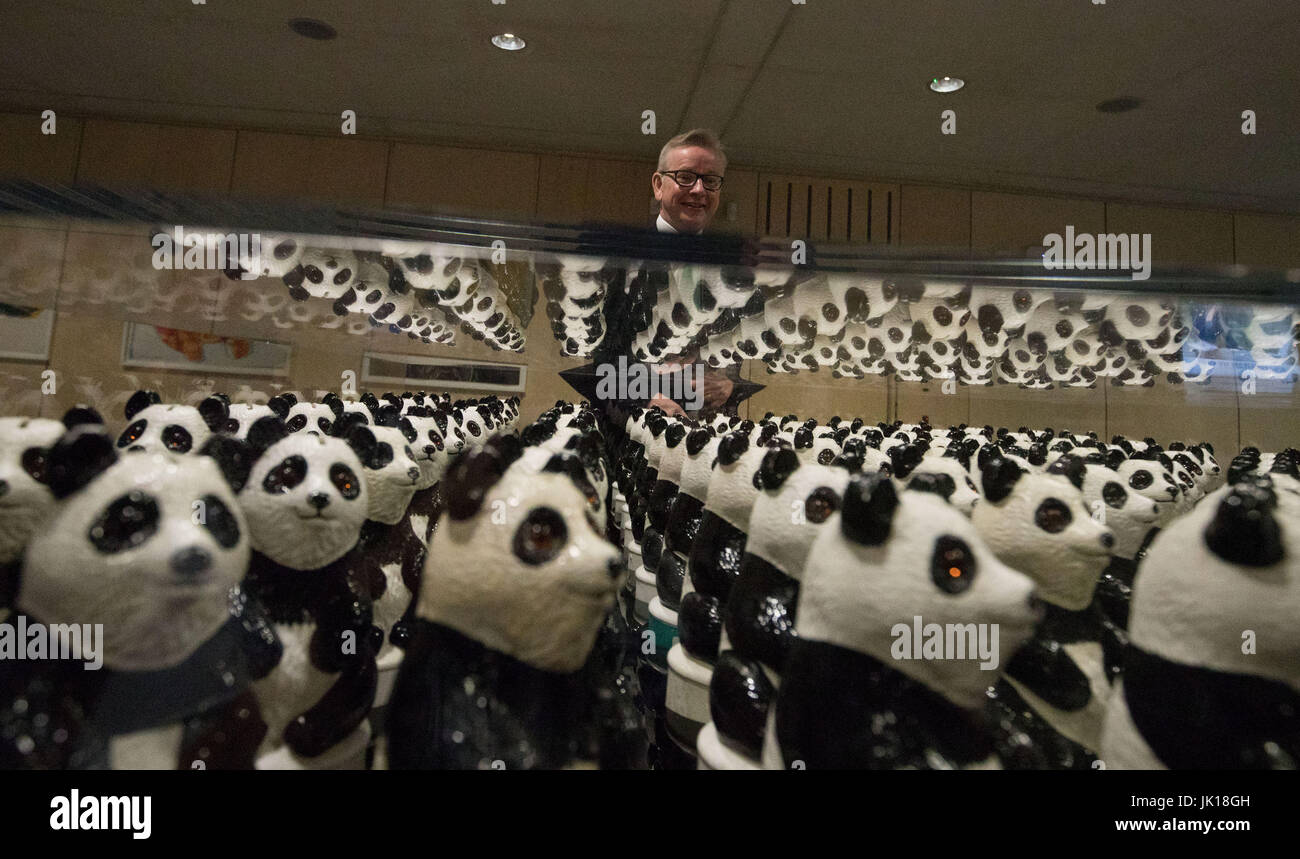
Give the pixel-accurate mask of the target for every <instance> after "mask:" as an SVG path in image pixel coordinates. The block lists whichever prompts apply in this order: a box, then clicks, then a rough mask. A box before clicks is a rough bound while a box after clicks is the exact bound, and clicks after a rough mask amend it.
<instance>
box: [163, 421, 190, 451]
mask: <svg viewBox="0 0 1300 859" xmlns="http://www.w3.org/2000/svg"><path fill="white" fill-rule="evenodd" d="M162 443H163V444H164V445H165V446H166V447H167V449H168V450H170V451H174V452H175V453H189V452H190V448H192V447H194V436H192V435H190V432H189V430H187V429H185V427H182V426H177V425H176V424H172V425H171V426H168V427H164V428H163V431H162Z"/></svg>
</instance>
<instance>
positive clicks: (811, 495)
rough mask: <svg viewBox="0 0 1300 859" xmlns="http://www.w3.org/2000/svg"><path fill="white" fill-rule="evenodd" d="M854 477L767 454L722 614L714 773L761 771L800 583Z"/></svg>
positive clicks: (709, 752) (707, 759) (784, 454)
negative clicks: (718, 752) (718, 746)
mask: <svg viewBox="0 0 1300 859" xmlns="http://www.w3.org/2000/svg"><path fill="white" fill-rule="evenodd" d="M849 477H850V472H849V471H848V470H847V469H845V468H843V467H841V466H839V465H819V464H813V465H802V464H801V461H800V459H799V456H798V454H797V453H795V451H794V450H793V449H791V448H789V447H784V446H781V447H775V448H769V449H768V450H767V452H766V453H765V454H764V455H763V459H762V461H761V462H760V463H759V466H758V470H757V472H756V473H755V474H754V477H753V481H754V484H755V485H756V486H757V487H759V489H760V491H759V493H758V497H757V498H756V499H755V501H754V504H753V512H752V513H751V514H750V517H749V539H748V541H747V542H746V544H745V554H744V557H743V559H742V560H741V563H740V573H739V575H738V576H737V577H736V581H735V584H734V585H733V586H732V588H731V592H730V594H729V596H728V599H727V603H726V608H725V609H724V610H723V611H722V637H721V642H720V644H719V654H718V660H717V664H716V666H715V667H714V670H713V677H712V678H711V680H710V683H709V712H710V715H711V717H712V724H713V727H714V730H715V731H716V734H717V737H718V739H719V740H720V741H721V745H722V746H725V747H726V751H725V753H724V754H723V755H721V756H714V755H713V752H715V751H716V749H714V748H713V747H712V745H711V744H708V745H705V744H702V745H701V748H700V752H701V758H702V759H704V763H705V764H706V765H707V766H708V767H709V768H711V769H721V768H728V769H757V768H758V767H759V765H760V763H759V759H760V756H761V754H762V749H763V739H764V733H765V730H766V722H767V714H768V709H769V707H770V705H771V702H772V701H773V700H774V697H775V688H776V686H777V685H778V684H779V683H780V678H781V674H782V671H783V670H784V667H785V660H786V656H787V654H788V653H789V649H790V642H791V641H792V640H793V637H794V634H795V633H794V626H795V622H796V617H797V610H798V600H799V587H800V584H799V583H800V579H801V578H802V575H803V567H804V563H805V561H806V558H807V555H808V551H809V550H810V549H811V547H812V543H813V540H814V539H816V537H817V534H818V532H819V531H820V530H821V529H822V527H823V526H824V525H825V523H826V522H827V521H828V520H829V519H830V517H831V515H832V514H833V513H835V512H836V511H837V510H839V509H840V503H841V498H842V496H843V492H844V488H845V486H846V485H847V484H848V482H849Z"/></svg>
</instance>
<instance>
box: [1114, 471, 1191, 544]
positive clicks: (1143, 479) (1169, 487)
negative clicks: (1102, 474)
mask: <svg viewBox="0 0 1300 859" xmlns="http://www.w3.org/2000/svg"><path fill="white" fill-rule="evenodd" d="M1113 467H1114V469H1115V471H1117V472H1118V473H1119V476H1120V478H1121V482H1122V483H1123V484H1124V485H1125V486H1126V487H1127V488H1128V489H1130V490H1135V491H1137V492H1140V493H1141V494H1142V495H1144V496H1146V497H1147V498H1150V499H1151V500H1152V501H1154V502H1156V504H1157V506H1158V507H1159V508H1160V526H1161V527H1164V526H1165V525H1167V524H1168V523H1169V522H1170V520H1172V519H1173V518H1174V516H1176V515H1177V513H1178V501H1179V492H1178V484H1177V483H1176V482H1175V481H1174V476H1173V474H1172V473H1171V472H1170V471H1169V470H1168V469H1166V468H1165V467H1164V466H1163V465H1162V464H1161V463H1160V461H1159V459H1157V458H1154V457H1153V458H1150V459H1147V458H1145V457H1133V458H1131V459H1126V460H1124V461H1122V462H1117V463H1115V464H1114V466H1113Z"/></svg>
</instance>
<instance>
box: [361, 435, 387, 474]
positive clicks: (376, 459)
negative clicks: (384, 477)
mask: <svg viewBox="0 0 1300 859" xmlns="http://www.w3.org/2000/svg"><path fill="white" fill-rule="evenodd" d="M392 461H393V447H392V445H390V444H389V443H388V442H385V441H381V442H379V443H378V444H376V445H375V449H374V452H373V453H371V454H370V457H369V458H368V459H367V460H366V461H365V462H363V463H362V465H364V466H365V467H366V468H369V469H372V470H373V469H380V468H383V467H384V466H386V465H388V464H389V463H390V462H392Z"/></svg>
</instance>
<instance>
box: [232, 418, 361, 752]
mask: <svg viewBox="0 0 1300 859" xmlns="http://www.w3.org/2000/svg"><path fill="white" fill-rule="evenodd" d="M248 444H249V445H250V446H251V447H252V454H251V455H252V456H254V457H255V458H254V459H253V461H252V462H251V463H247V462H246V463H245V466H244V467H245V468H246V469H247V480H246V481H244V483H243V488H242V489H241V490H240V492H239V505H240V507H241V508H242V509H243V511H244V516H245V517H246V518H247V519H248V525H249V535H250V541H251V543H252V546H253V555H252V561H251V563H250V567H249V574H248V580H247V583H246V587H247V588H248V590H249V592H250V593H252V594H253V595H254V596H256V597H258V598H259V599H261V600H262V602H263V604H264V605H265V606H266V609H267V612H268V614H269V616H270V617H271V620H272V621H273V622H274V623H275V625H276V633H277V634H278V635H279V636H280V640H281V641H282V642H283V644H284V657H283V658H282V659H281V660H280V662H279V664H278V665H277V666H276V669H275V670H274V671H273V672H272V673H271V675H270V676H269V677H268V678H266V679H265V680H262V681H259V682H258V683H257V684H256V685H255V687H254V690H255V692H256V694H257V697H258V700H259V702H260V703H261V707H262V714H263V718H264V719H265V720H266V723H267V726H268V732H267V737H266V740H265V742H264V743H263V744H262V749H261V751H262V758H261V759H259V766H262V767H280V766H285V765H288V766H301V765H303V761H302V759H303V758H307V759H313V758H314V759H316V761H315V763H316V764H317V765H320V766H328V765H329V764H331V763H336V761H335V759H334V757H335V756H330V757H328V758H323V757H321V756H323V755H325V754H326V753H327V752H330V751H331V750H335V751H336V754H337V756H339V757H349V756H351V755H354V754H359V753H360V751H361V750H362V749H364V746H365V741H366V736H365V734H364V732H363V730H359V726H361V725H362V722H363V721H364V719H365V717H366V715H367V713H369V711H370V708H371V705H372V703H373V700H374V695H375V682H376V669H375V652H376V650H377V649H378V647H379V645H380V643H381V641H382V633H380V631H379V630H378V629H376V628H375V627H373V626H372V625H371V601H370V595H369V592H368V590H367V589H366V587H365V583H364V582H363V581H362V580H361V579H360V577H359V576H358V575H357V574H356V573H354V571H353V570H354V568H355V567H356V566H357V564H358V563H359V562H358V560H357V558H356V556H355V555H354V554H351V550H352V549H353V547H354V546H355V545H356V543H357V540H358V538H359V537H360V535H361V527H362V525H363V524H364V523H365V521H366V514H367V510H368V504H369V493H368V492H367V490H366V485H365V482H364V481H363V479H362V477H361V474H362V470H363V469H362V465H361V460H362V459H367V460H368V459H370V458H371V457H372V456H373V453H374V437H373V435H371V434H370V433H369V432H365V433H356V434H354V435H352V436H349V438H348V440H347V441H346V442H345V441H343V440H341V439H337V438H331V437H327V436H322V435H317V434H314V433H311V432H300V433H292V434H291V433H290V432H289V431H288V429H287V428H286V427H285V426H284V423H283V422H282V421H281V420H280V419H279V418H262V419H261V420H260V421H258V422H257V423H255V424H254V425H253V427H252V429H251V430H249V434H248ZM354 732H356V733H355V734H354ZM285 751H287V752H290V753H292V755H293V756H295V757H292V758H288V759H285V758H284V757H283V756H282V755H276V756H273V757H268V756H269V755H271V753H274V752H285Z"/></svg>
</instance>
